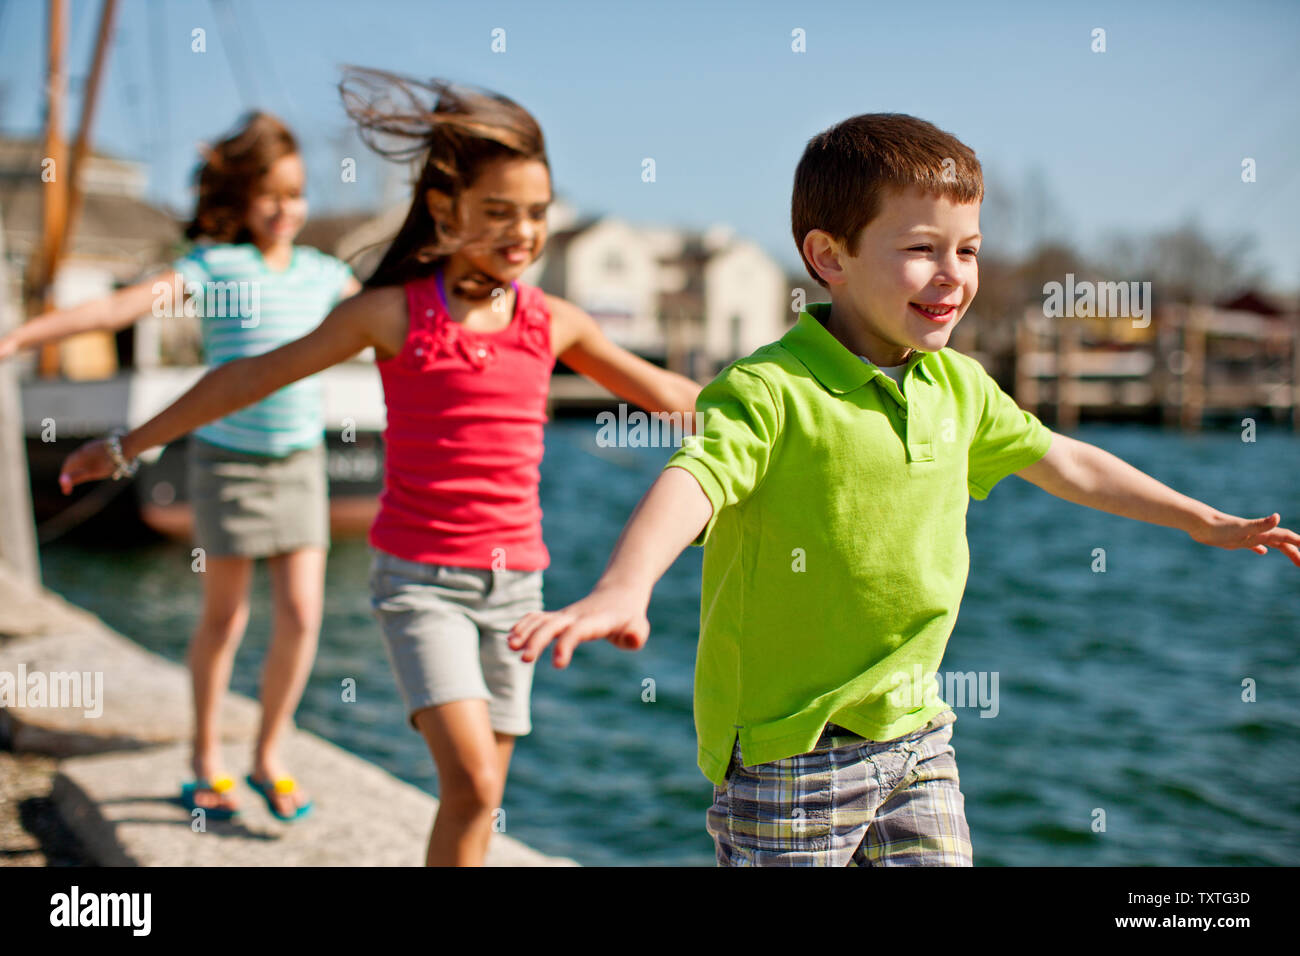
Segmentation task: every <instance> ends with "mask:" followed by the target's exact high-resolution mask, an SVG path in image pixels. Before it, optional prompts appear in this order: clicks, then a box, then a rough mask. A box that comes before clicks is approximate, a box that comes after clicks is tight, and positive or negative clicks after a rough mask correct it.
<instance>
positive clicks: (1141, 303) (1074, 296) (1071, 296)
mask: <svg viewBox="0 0 1300 956" xmlns="http://www.w3.org/2000/svg"><path fill="white" fill-rule="evenodd" d="M1043 296H1044V298H1043V317H1044V318H1048V319H1060V318H1069V319H1073V318H1081V319H1105V318H1119V319H1122V318H1129V317H1132V319H1133V328H1135V329H1145V328H1146V327H1147V326H1148V325H1150V324H1151V283H1150V282H1092V281H1089V280H1088V279H1083V280H1080V281H1079V282H1075V281H1074V273H1073V272H1067V273H1066V274H1065V282H1064V283H1061V282H1048V283H1045V284H1044V285H1043ZM1139 320H1140V321H1139Z"/></svg>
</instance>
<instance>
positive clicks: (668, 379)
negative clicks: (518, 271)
mask: <svg viewBox="0 0 1300 956" xmlns="http://www.w3.org/2000/svg"><path fill="white" fill-rule="evenodd" d="M546 305H547V307H548V308H549V309H550V311H551V341H552V343H553V344H552V348H553V349H554V350H555V354H556V356H557V357H558V358H559V359H560V361H562V362H563V363H564V364H565V365H567V366H569V368H571V369H573V370H574V371H575V372H577V373H578V374H579V375H585V376H586V377H587V378H589V379H591V380H592V381H593V382H597V383H599V384H601V385H603V386H605V387H606V388H607V389H609V390H610V391H611V392H613V393H614V394H615V395H617V396H619V398H624V399H627V400H628V401H629V402H632V403H633V404H634V405H639V406H640V407H642V408H644V409H645V410H646V411H650V412H683V413H687V414H689V413H692V412H694V411H695V397H696V396H697V395H699V394H700V386H699V384H698V383H696V382H693V381H692V380H691V379H689V378H687V377H686V376H685V375H678V374H677V373H676V372H669V371H667V370H665V369H662V368H660V367H659V366H657V365H655V364H654V363H652V362H647V361H646V360H645V359H643V358H641V357H640V356H639V355H633V354H632V353H631V352H629V351H628V350H627V349H624V348H620V347H619V346H617V345H615V344H614V343H613V342H611V341H610V340H609V339H608V338H607V337H606V335H605V333H604V332H602V331H601V330H600V326H599V325H597V324H596V320H595V319H593V318H592V317H591V316H589V315H588V314H587V313H586V312H584V311H582V309H580V308H578V307H577V306H576V305H574V304H573V303H571V302H566V301H565V300H564V299H560V298H557V297H555V296H553V295H548V296H547V297H546ZM687 420H688V421H689V419H687Z"/></svg>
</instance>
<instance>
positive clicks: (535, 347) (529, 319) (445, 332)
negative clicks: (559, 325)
mask: <svg viewBox="0 0 1300 956" xmlns="http://www.w3.org/2000/svg"><path fill="white" fill-rule="evenodd" d="M518 294H519V296H520V299H519V304H518V307H517V309H518V311H517V315H516V316H515V321H516V322H517V323H518V325H519V329H518V335H519V340H520V341H521V342H522V343H523V344H524V345H525V346H526V347H527V348H529V349H530V350H532V351H534V352H536V353H537V354H538V355H539V356H541V357H543V358H546V359H550V358H552V355H551V320H550V316H549V315H548V314H547V313H546V308H545V300H544V299H543V298H542V295H541V292H540V291H539V290H531V291H530V292H529V294H527V295H525V294H524V293H523V290H520V292H519V293H518ZM508 334H510V333H509V332H505V331H503V332H500V333H498V334H497V335H495V336H480V335H478V334H476V333H474V332H470V331H467V330H466V329H465V328H464V327H463V326H461V325H458V324H457V323H455V322H453V321H451V320H450V319H449V318H447V316H446V314H445V313H444V314H443V315H440V316H438V317H437V318H436V319H435V320H434V322H433V324H432V325H426V326H422V327H420V328H418V329H414V330H412V331H411V333H410V337H409V339H408V341H407V347H406V349H405V350H404V351H403V352H402V365H403V366H404V367H405V368H408V369H410V370H411V371H414V372H427V371H428V370H429V369H431V368H432V367H433V365H434V363H435V362H436V361H437V360H438V359H440V358H457V357H459V358H460V359H463V360H464V361H465V363H466V364H467V365H469V366H470V367H471V368H473V369H476V370H478V371H482V370H483V369H484V368H486V367H487V366H488V365H489V364H490V363H492V362H493V361H495V360H496V357H497V350H496V346H495V341H496V340H497V339H499V338H500V336H503V335H508Z"/></svg>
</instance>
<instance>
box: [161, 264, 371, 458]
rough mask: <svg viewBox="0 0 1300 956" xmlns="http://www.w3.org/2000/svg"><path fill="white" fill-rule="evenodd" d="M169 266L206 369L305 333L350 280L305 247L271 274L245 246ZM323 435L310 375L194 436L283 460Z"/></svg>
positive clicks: (319, 399) (343, 267)
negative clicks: (190, 309)
mask: <svg viewBox="0 0 1300 956" xmlns="http://www.w3.org/2000/svg"><path fill="white" fill-rule="evenodd" d="M174 268H175V269H176V271H178V272H179V273H180V274H181V275H182V276H183V277H184V279H185V297H186V299H187V300H190V301H193V303H194V306H195V309H196V311H197V313H198V315H199V316H200V317H201V328H202V334H203V354H204V358H205V359H206V361H207V363H208V365H210V366H217V365H221V364H222V363H224V362H229V361H231V360H232V359H237V358H244V357H246V356H250V355H261V354H262V353H263V352H269V351H271V350H272V349H274V348H278V347H279V346H281V345H283V344H284V343H286V342H291V341H293V340H294V339H297V338H301V337H302V336H304V335H306V334H307V333H308V332H310V331H311V330H312V329H314V328H316V326H318V325H319V324H320V321H321V319H323V318H324V317H325V315H326V314H327V313H328V312H329V310H330V309H331V308H333V306H334V304H335V303H336V302H338V301H339V300H340V299H341V298H342V297H343V286H344V284H345V283H346V282H347V280H348V279H349V278H350V277H351V276H352V270H351V269H349V268H348V265H347V263H345V262H342V261H340V260H338V259H335V258H334V257H333V256H328V255H326V254H325V253H323V252H318V251H317V250H315V249H313V248H311V247H309V246H294V249H293V259H292V261H291V262H290V264H289V268H288V269H285V270H284V271H283V272H276V271H273V270H271V269H268V268H267V266H266V262H265V261H264V260H263V258H262V253H261V251H260V250H259V249H258V248H257V247H256V246H254V245H253V244H252V243H241V244H239V245H231V244H209V245H200V246H196V247H195V248H194V249H193V250H192V251H191V252H190V254H189V255H187V256H185V257H184V258H181V259H178V260H177V261H176V262H175V263H174ZM191 283H198V286H195V285H192V284H191ZM324 431H325V414H324V395H323V390H322V386H321V381H320V375H319V373H318V374H316V375H312V376H309V377H308V378H304V379H302V380H300V381H297V382H294V383H292V384H290V385H286V386H285V387H284V388H282V389H280V390H279V391H278V392H275V393H274V394H272V395H268V396H267V397H266V398H264V399H262V401H260V402H257V403H255V404H253V405H249V406H248V407H247V408H241V409H239V410H238V411H236V412H232V413H231V414H229V415H227V416H226V417H225V418H220V419H217V420H216V421H214V422H210V423H208V424H207V425H203V426H201V427H199V428H197V429H195V430H194V434H195V435H196V436H197V437H199V438H202V439H203V440H204V441H208V442H211V443H212V444H214V445H221V446H223V447H225V448H233V449H236V450H238V451H244V452H251V453H253V454H258V455H271V456H275V457H283V456H285V455H287V454H289V453H290V452H292V451H296V450H298V449H300V448H310V447H313V446H314V445H317V444H319V443H320V442H321V441H322V440H323V439H324Z"/></svg>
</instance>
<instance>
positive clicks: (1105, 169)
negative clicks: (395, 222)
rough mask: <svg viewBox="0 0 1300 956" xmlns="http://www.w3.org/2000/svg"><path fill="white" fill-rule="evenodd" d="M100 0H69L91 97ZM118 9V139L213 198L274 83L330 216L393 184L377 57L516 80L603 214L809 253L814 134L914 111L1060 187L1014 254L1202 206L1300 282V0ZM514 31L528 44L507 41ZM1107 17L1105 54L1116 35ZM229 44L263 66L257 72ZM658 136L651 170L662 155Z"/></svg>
mask: <svg viewBox="0 0 1300 956" xmlns="http://www.w3.org/2000/svg"><path fill="white" fill-rule="evenodd" d="M99 6H100V4H99V2H98V0H70V8H71V12H72V18H71V19H72V26H71V30H70V47H69V52H70V64H71V73H72V77H73V80H74V85H73V93H74V96H73V102H72V105H73V106H74V107H75V105H76V102H77V99H78V98H77V96H76V93H77V91H78V90H79V88H80V87H79V85H78V84H77V82H76V81H77V80H78V79H79V78H80V77H82V76H84V74H85V72H86V70H87V69H88V64H89V60H90V50H91V46H92V43H93V39H94V31H95V22H96V20H97V18H98V12H99ZM120 6H121V9H120V12H119V18H118V24H119V29H118V35H117V39H116V42H115V44H114V47H113V50H112V53H111V56H110V59H109V62H108V78H107V86H106V88H105V90H104V93H103V95H102V98H101V107H100V112H99V116H98V120H97V123H96V129H95V135H96V143H97V145H98V146H99V147H100V148H103V149H105V150H107V151H109V152H114V153H117V154H120V155H123V156H127V157H131V158H136V159H141V160H146V161H149V162H150V163H151V164H152V178H151V183H150V195H151V197H153V198H154V199H156V200H159V201H163V202H166V203H168V204H170V205H171V206H172V207H173V208H175V209H182V210H186V209H188V207H189V198H188V192H187V189H188V183H189V177H190V174H191V172H192V169H193V167H194V163H195V159H196V156H195V151H194V145H195V143H196V142H198V141H199V140H201V139H205V138H213V137H215V136H216V135H217V134H218V133H220V132H222V131H224V130H225V129H226V128H228V127H229V126H230V125H231V124H232V123H234V122H235V120H236V119H237V118H238V116H239V115H240V113H241V112H242V111H243V109H244V108H246V107H251V106H254V105H257V106H261V107H263V108H266V109H269V110H271V111H273V112H276V113H279V114H281V115H282V116H283V117H284V118H285V119H286V120H287V121H288V122H289V124H290V125H291V126H292V127H293V128H294V130H295V131H296V132H297V133H298V134H299V136H300V138H301V139H302V141H303V143H304V147H305V150H306V151H307V153H308V168H309V171H310V175H311V182H310V183H309V196H310V198H311V199H312V200H313V209H314V210H315V211H316V212H318V213H319V212H323V211H326V210H329V209H333V208H339V207H341V206H353V207H355V206H357V205H361V204H364V203H366V202H368V201H372V200H373V199H375V198H376V197H377V196H378V194H379V192H378V190H379V186H378V179H379V174H380V169H379V167H378V166H377V165H376V164H374V163H371V162H366V161H363V160H362V154H361V153H360V152H359V147H358V146H357V145H356V144H355V142H354V141H349V140H348V139H347V138H346V133H347V123H346V118H345V117H344V115H343V111H342V108H341V106H340V104H339V98H338V94H337V91H336V84H337V82H338V76H339V66H340V65H341V64H344V63H357V64H361V65H367V66H381V67H385V68H388V69H393V70H398V71H403V72H408V73H412V74H416V75H420V76H441V77H446V78H449V79H452V80H456V81H461V82H467V83H474V84H478V85H481V86H486V87H488V88H490V89H494V90H498V91H500V92H503V93H506V94H507V95H509V96H511V97H513V98H514V99H516V100H518V101H519V102H520V103H522V104H523V105H524V106H526V107H527V108H529V109H530V110H531V111H532V112H533V113H534V115H536V116H537V118H538V119H539V121H540V122H541V124H542V127H543V130H544V131H545V133H546V136H547V140H548V145H549V148H550V154H551V161H552V168H553V170H554V173H555V185H556V190H557V193H558V194H559V195H561V196H564V197H565V198H567V199H569V200H570V201H571V202H573V203H574V204H576V205H577V206H578V207H579V209H580V210H582V211H584V212H591V213H607V214H615V215H619V216H622V217H625V218H627V219H629V220H632V221H633V222H639V223H662V224H675V225H682V226H691V227H704V226H707V225H709V224H710V223H713V222H726V223H729V224H731V225H732V226H733V227H734V228H735V229H736V230H737V232H738V233H740V234H741V235H743V236H747V237H749V238H752V239H754V240H755V241H757V242H758V243H759V244H760V245H762V246H763V247H764V248H766V249H767V250H768V251H769V252H770V253H771V254H772V255H774V256H776V257H777V258H778V259H779V260H781V261H782V262H783V263H785V264H786V265H787V266H789V267H790V268H792V269H796V270H797V269H798V259H797V256H796V253H795V250H794V244H793V240H792V238H791V236H790V233H789V202H790V184H791V180H792V177H793V172H794V167H795V164H796V162H797V161H798V158H799V155H800V153H801V151H802V149H803V146H804V144H805V143H806V142H807V140H808V138H809V137H810V136H812V135H813V134H815V133H816V132H818V131H819V130H821V129H823V128H825V127H827V126H829V125H831V124H833V123H835V122H837V121H839V120H841V119H844V118H846V117H848V116H852V115H854V114H856V113H863V112H873V111H898V112H908V113H913V114H915V115H918V116H921V117H923V118H925V119H928V120H930V121H931V122H933V123H935V124H937V125H938V126H940V127H941V128H943V129H946V130H948V131H950V132H952V133H954V134H956V135H957V136H958V137H960V138H961V139H962V140H964V141H965V142H966V143H968V144H969V145H970V146H971V147H972V148H974V150H975V151H976V153H977V155H978V156H979V157H980V160H981V162H982V163H983V165H984V169H985V174H986V177H989V178H992V179H996V180H998V181H1001V182H1002V183H1004V184H1005V185H1006V186H1007V187H1008V188H1009V189H1010V190H1011V191H1012V192H1013V193H1014V194H1016V195H1017V197H1018V198H1023V196H1024V194H1025V192H1026V188H1025V187H1026V184H1027V183H1029V182H1030V181H1032V180H1034V179H1037V180H1038V181H1039V182H1041V183H1042V187H1043V189H1042V192H1043V194H1044V195H1045V196H1046V197H1048V198H1049V199H1050V203H1049V204H1048V207H1047V208H1048V212H1049V215H1048V221H1047V223H1046V225H1045V226H1044V227H1036V226H1035V225H1033V224H1032V223H1029V222H1021V223H1019V225H1018V227H1017V228H1014V229H1002V230H998V231H997V233H996V234H991V235H989V234H988V232H989V228H988V227H989V225H990V222H989V218H988V216H987V215H986V217H985V222H984V223H983V225H984V226H985V232H986V235H987V238H986V242H988V243H994V244H995V246H1000V247H1001V248H1004V249H1006V250H1008V251H1016V250H1017V249H1018V248H1019V245H1018V244H1022V243H1023V242H1024V241H1025V240H1026V238H1027V237H1028V236H1030V235H1032V234H1033V232H1034V230H1035V229H1036V228H1041V231H1042V232H1044V233H1046V234H1048V235H1053V234H1054V235H1058V236H1061V237H1063V238H1069V239H1072V240H1073V241H1074V242H1075V243H1076V244H1077V245H1078V246H1079V247H1080V248H1082V249H1083V250H1084V251H1091V250H1093V249H1095V248H1098V247H1099V244H1100V243H1101V242H1102V241H1103V240H1104V238H1105V237H1106V236H1107V235H1108V234H1111V233H1124V234H1129V235H1145V234H1148V233H1150V232H1151V231H1154V230H1160V229H1167V228H1171V227H1173V226H1175V225H1177V224H1179V223H1182V222H1185V221H1187V220H1188V219H1190V218H1193V217H1194V218H1196V219H1197V220H1198V221H1199V222H1200V223H1201V225H1202V226H1203V227H1204V228H1205V230H1206V231H1207V232H1208V233H1209V234H1210V235H1211V236H1213V237H1215V238H1217V239H1223V240H1227V239H1231V238H1234V237H1239V236H1250V237H1252V238H1253V239H1254V242H1255V247H1254V248H1255V254H1256V255H1257V256H1258V258H1259V263H1260V265H1261V266H1262V267H1263V268H1264V269H1265V270H1266V272H1267V274H1268V276H1269V278H1270V280H1271V282H1272V283H1273V284H1274V286H1275V287H1278V288H1283V289H1294V288H1296V287H1297V286H1298V285H1300V226H1298V225H1297V221H1298V220H1297V216H1298V214H1300V182H1298V180H1300V123H1297V114H1298V113H1300V107H1298V106H1297V91H1300V65H1297V62H1296V60H1297V53H1298V52H1300V4H1297V3H1296V2H1294V0H1277V2H1272V3H1263V2H1258V3H1250V2H1234V3H1230V4H1229V3H1199V2H1170V3H1133V2H1131V0H1130V2H1122V3H1043V4H1040V3H1023V4H1020V3H1015V4H1013V3H1008V4H972V3H960V4H958V3H952V4H948V3H940V2H926V3H923V4H914V3H864V2H852V3H849V2H834V3H832V2H828V3H820V4H807V3H793V2H768V3H765V2H743V3H742V2H729V3H708V2H702V3H698V4H697V3H689V2H680V3H667V4H660V3H648V4H646V3H636V4H634V3H626V4H624V3H613V2H590V3H588V2H545V0H531V2H520V3H491V2H475V3H466V4H449V3H437V2H429V0H423V2H404V0H371V2H365V3H362V2H356V0H351V2H342V0H311V2H306V0H303V2H292V0H262V2H254V0H215V2H212V3H209V2H207V0H168V2H165V3H163V2H146V0H122V2H121V5H120ZM0 10H2V12H0V83H2V84H3V86H4V98H3V100H0V129H3V131H4V132H6V133H9V134H14V133H32V132H35V131H36V130H38V129H39V127H40V123H41V116H42V107H41V101H40V98H41V85H42V80H41V78H42V75H43V71H44V52H43V51H44V44H45V4H44V3H43V2H38V0H0ZM227 10H228V11H230V14H231V16H230V17H229V18H225V17H223V11H227ZM231 23H233V24H235V25H236V26H237V30H232V29H231V27H230V24H231ZM196 27H199V28H203V29H205V30H206V31H207V52H206V53H201V54H200V53H193V52H191V50H190V45H191V44H190V36H191V30H193V29H194V28H196ZM496 27H500V28H503V29H504V30H505V31H506V52H505V53H499V54H498V53H493V52H492V51H491V49H490V41H491V31H492V30H493V28H496ZM1097 27H1100V28H1103V29H1104V30H1105V31H1106V45H1107V51H1106V52H1105V53H1093V52H1092V51H1091V50H1090V45H1091V32H1092V30H1093V29H1094V28H1097ZM795 28H802V29H803V30H804V31H805V32H806V36H807V52H806V53H802V54H798V53H794V52H792V51H791V31H792V30H793V29H795ZM236 36H238V38H239V40H238V42H236V39H235V38H236ZM228 41H229V43H230V49H229V50H228V49H227V46H226V44H227V42H228ZM231 54H233V60H234V62H235V63H236V64H239V63H246V64H248V65H249V66H248V68H247V69H244V70H243V72H244V73H245V81H244V83H243V86H244V87H245V90H244V91H241V88H240V85H239V84H237V83H236V81H235V79H234V76H233V72H232V55H231ZM241 69H242V68H241ZM244 96H248V97H249V98H250V101H249V102H245V100H244V99H243V97H244ZM70 115H71V116H75V110H70ZM70 122H71V120H70ZM348 155H352V156H356V157H357V158H358V159H359V162H360V170H361V174H362V181H361V182H359V183H357V184H354V185H343V184H341V183H339V181H338V180H339V175H338V168H339V165H338V164H339V159H340V158H341V157H343V156H348ZM647 156H649V157H653V158H654V159H655V161H656V164H657V173H658V180H657V182H655V183H653V184H646V183H643V182H641V179H640V170H641V160H642V158H643V157H647ZM1247 156H1249V157H1253V158H1254V159H1255V160H1256V162H1257V164H1258V181H1257V182H1256V183H1254V184H1250V185H1246V184H1243V183H1242V182H1241V179H1240V166H1241V161H1242V159H1243V157H1247Z"/></svg>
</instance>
